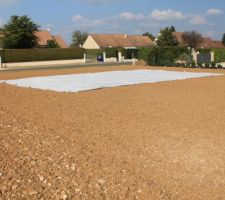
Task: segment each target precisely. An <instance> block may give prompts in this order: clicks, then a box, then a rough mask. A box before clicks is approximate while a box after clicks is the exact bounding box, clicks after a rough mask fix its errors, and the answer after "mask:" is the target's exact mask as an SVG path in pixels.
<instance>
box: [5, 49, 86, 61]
mask: <svg viewBox="0 0 225 200" xmlns="http://www.w3.org/2000/svg"><path fill="white" fill-rule="evenodd" d="M83 53H84V50H83V49H80V48H68V49H59V48H50V49H46V48H44V49H5V50H4V51H1V56H2V57H3V60H4V62H5V63H10V62H29V61H48V60H67V59H82V58H83Z"/></svg>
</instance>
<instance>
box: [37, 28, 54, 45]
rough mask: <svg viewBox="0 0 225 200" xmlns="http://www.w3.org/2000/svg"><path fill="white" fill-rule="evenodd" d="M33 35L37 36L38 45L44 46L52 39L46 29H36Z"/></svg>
mask: <svg viewBox="0 0 225 200" xmlns="http://www.w3.org/2000/svg"><path fill="white" fill-rule="evenodd" d="M35 35H36V36H37V38H38V44H39V45H40V46H46V45H47V44H48V40H54V38H53V37H52V35H51V34H50V33H49V32H48V31H37V32H35Z"/></svg>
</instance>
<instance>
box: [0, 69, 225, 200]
mask: <svg viewBox="0 0 225 200" xmlns="http://www.w3.org/2000/svg"><path fill="white" fill-rule="evenodd" d="M118 68H119V67H118ZM118 68H117V67H116V68H113V70H118ZM134 68H135V67H121V69H123V70H125V69H127V70H129V69H134ZM136 68H137V67H136ZM157 69H158V68H157ZM107 70H110V69H109V68H108V69H107ZM181 70H182V69H181ZM91 71H95V72H96V71H105V69H104V70H103V69H102V68H91V69H87V68H86V69H76V70H55V71H54V70H49V71H23V72H7V73H5V72H4V73H0V79H14V78H24V77H31V76H42V75H49V74H70V73H81V72H82V73H83V72H91ZM191 71H193V70H191ZM194 71H198V70H194ZM198 72H199V71H198ZM211 72H217V71H216V70H215V71H211ZM220 72H221V71H220ZM224 85H225V77H224V76H216V77H206V78H199V79H191V80H180V81H173V82H162V83H154V84H142V85H135V86H129V87H119V88H110V89H101V90H95V91H88V92H82V93H58V92H51V91H41V90H35V89H26V88H19V87H15V86H11V85H7V84H0V199H2V200H5V199H12V200H14V199H15V200H17V199H42V200H45V199H46V200H49V199H62V200H67V199H68V200H70V199H98V200H99V199H121V200H122V199H146V200H148V199H179V200H180V199H224V198H225V170H224V166H225V122H224V116H225V101H224V99H225V87H224Z"/></svg>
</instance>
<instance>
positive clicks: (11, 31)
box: [2, 15, 39, 49]
mask: <svg viewBox="0 0 225 200" xmlns="http://www.w3.org/2000/svg"><path fill="white" fill-rule="evenodd" d="M38 28H39V26H38V25H37V24H35V23H34V22H33V21H32V20H31V19H30V18H28V17H27V16H26V15H24V16H16V15H15V16H12V17H11V19H10V21H9V22H8V23H7V24H5V25H4V26H3V28H2V35H3V38H2V45H3V47H4V48H8V49H27V48H34V47H36V46H37V37H36V36H35V34H34V33H35V32H36V31H38Z"/></svg>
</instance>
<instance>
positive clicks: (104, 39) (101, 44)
mask: <svg viewBox="0 0 225 200" xmlns="http://www.w3.org/2000/svg"><path fill="white" fill-rule="evenodd" d="M150 46H154V44H153V41H152V40H151V39H150V38H149V37H147V36H141V35H123V34H91V35H89V36H88V38H87V40H86V41H85V42H84V44H83V48H84V49H102V48H125V49H132V48H137V47H150Z"/></svg>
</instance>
